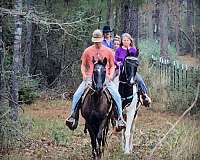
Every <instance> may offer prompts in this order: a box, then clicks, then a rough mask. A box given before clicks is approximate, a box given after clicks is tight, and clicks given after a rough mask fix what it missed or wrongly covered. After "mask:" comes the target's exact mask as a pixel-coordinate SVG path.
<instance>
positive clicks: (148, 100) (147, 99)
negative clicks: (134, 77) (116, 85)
mask: <svg viewBox="0 0 200 160" xmlns="http://www.w3.org/2000/svg"><path fill="white" fill-rule="evenodd" d="M140 101H141V102H142V105H144V106H145V107H149V105H150V103H151V98H150V97H149V96H148V95H147V94H145V93H141V95H140Z"/></svg>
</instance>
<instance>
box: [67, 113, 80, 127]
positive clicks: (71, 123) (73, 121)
mask: <svg viewBox="0 0 200 160" xmlns="http://www.w3.org/2000/svg"><path fill="white" fill-rule="evenodd" d="M65 124H66V126H68V127H69V129H70V130H72V131H73V130H75V129H76V128H77V126H78V120H76V119H75V118H74V117H73V114H72V115H71V116H70V117H69V118H67V119H66V121H65Z"/></svg>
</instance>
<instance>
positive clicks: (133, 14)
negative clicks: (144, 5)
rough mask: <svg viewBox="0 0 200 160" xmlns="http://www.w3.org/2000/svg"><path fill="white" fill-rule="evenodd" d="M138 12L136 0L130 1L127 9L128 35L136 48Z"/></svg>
mask: <svg viewBox="0 0 200 160" xmlns="http://www.w3.org/2000/svg"><path fill="white" fill-rule="evenodd" d="M138 12H139V6H138V0H136V1H132V2H131V4H130V9H129V20H130V21H129V32H128V33H130V35H131V36H132V37H133V38H134V40H135V45H136V46H137V44H138V38H139V34H138V25H139V23H138Z"/></svg>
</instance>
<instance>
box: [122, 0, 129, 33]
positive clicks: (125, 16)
mask: <svg viewBox="0 0 200 160" xmlns="http://www.w3.org/2000/svg"><path fill="white" fill-rule="evenodd" d="M129 7H130V0H124V1H121V29H122V33H126V32H129V22H130V20H129Z"/></svg>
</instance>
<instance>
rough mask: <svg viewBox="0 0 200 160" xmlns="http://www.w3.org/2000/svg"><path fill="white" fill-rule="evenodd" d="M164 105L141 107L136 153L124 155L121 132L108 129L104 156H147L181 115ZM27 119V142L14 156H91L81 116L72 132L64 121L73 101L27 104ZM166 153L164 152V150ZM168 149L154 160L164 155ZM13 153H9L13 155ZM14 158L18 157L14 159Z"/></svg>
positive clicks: (75, 159)
mask: <svg viewBox="0 0 200 160" xmlns="http://www.w3.org/2000/svg"><path fill="white" fill-rule="evenodd" d="M162 107H163V106H162V105H160V104H153V105H152V107H151V108H145V107H142V108H141V109H140V110H139V113H138V119H137V122H136V131H135V134H134V152H133V153H132V154H131V155H129V156H127V155H126V156H125V155H124V154H123V153H122V151H121V146H120V140H121V134H120V133H117V134H114V133H113V134H112V129H110V132H109V138H108V146H107V148H106V150H105V155H104V159H106V160H108V159H109V160H110V159H113V160H116V159H124V160H125V159H126V160H132V159H145V157H146V156H147V155H148V154H149V153H150V151H151V150H152V148H153V147H154V146H155V144H156V143H157V142H158V141H159V139H160V138H162V136H163V135H164V134H165V133H166V132H167V130H168V129H169V128H170V127H171V125H172V124H173V123H174V122H175V121H176V120H177V119H178V117H179V115H176V114H173V113H166V112H161V110H162ZM23 108H24V113H23V115H25V117H26V118H28V119H31V121H30V124H31V127H30V131H29V134H27V137H28V138H29V140H28V141H27V144H26V145H25V146H24V147H22V148H18V149H16V150H14V151H13V152H12V154H11V155H13V156H14V157H17V156H18V157H20V158H19V159H22V160H23V159H26V160H28V159H42V160H54V159H55V160H62V159H63V160H64V159H71V160H86V159H91V146H90V139H89V135H88V134H87V135H85V134H84V132H83V127H84V119H83V118H82V117H81V119H80V123H79V127H78V128H77V129H76V130H75V131H74V132H72V131H70V130H69V129H68V128H67V127H66V126H65V125H64V120H65V118H66V117H67V115H68V114H69V113H70V101H68V102H67V103H66V102H65V101H63V100H52V101H47V100H40V101H37V102H35V103H34V104H32V105H30V106H24V107H23ZM162 152H163V153H162ZM164 152H165V149H161V150H158V152H156V153H155V154H158V155H159V154H160V155H159V156H158V157H157V156H156V157H157V158H155V159H160V158H163V155H164V157H165V153H164ZM11 155H10V156H11ZM14 159H15V158H14Z"/></svg>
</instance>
